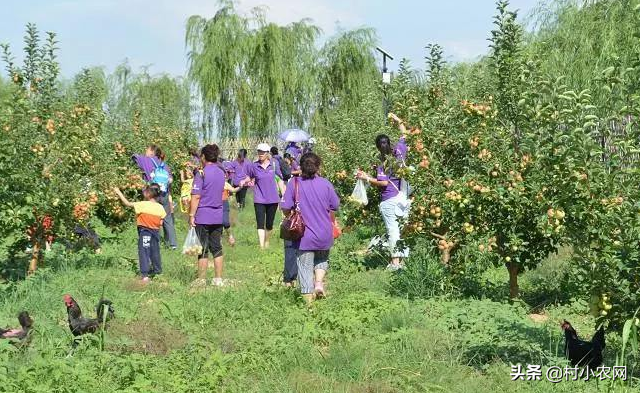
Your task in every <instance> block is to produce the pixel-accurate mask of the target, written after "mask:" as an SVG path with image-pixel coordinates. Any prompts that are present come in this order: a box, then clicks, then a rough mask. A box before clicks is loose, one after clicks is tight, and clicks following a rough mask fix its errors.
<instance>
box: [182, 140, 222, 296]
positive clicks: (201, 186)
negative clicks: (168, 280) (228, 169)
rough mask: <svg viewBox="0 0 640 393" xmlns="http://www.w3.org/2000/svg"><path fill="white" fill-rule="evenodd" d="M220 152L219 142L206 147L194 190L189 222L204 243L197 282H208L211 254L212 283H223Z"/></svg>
mask: <svg viewBox="0 0 640 393" xmlns="http://www.w3.org/2000/svg"><path fill="white" fill-rule="evenodd" d="M219 155H220V148H218V146H217V145H206V146H205V147H203V148H202V153H201V158H202V170H201V171H198V172H196V174H195V177H194V179H193V188H192V189H191V209H190V212H189V222H190V224H191V226H192V227H195V228H196V233H197V234H198V239H199V240H200V243H201V244H202V254H200V255H199V256H198V279H197V280H196V282H195V284H197V285H203V284H206V283H207V281H206V280H207V267H208V265H209V264H208V260H207V258H208V257H211V258H213V264H214V267H215V276H214V279H213V282H212V284H213V285H216V286H221V285H222V265H223V256H222V241H221V238H222V230H223V202H222V192H223V190H224V184H225V173H224V170H223V168H222V166H221V165H220V164H219V163H218V157H219Z"/></svg>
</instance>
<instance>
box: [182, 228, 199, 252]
mask: <svg viewBox="0 0 640 393" xmlns="http://www.w3.org/2000/svg"><path fill="white" fill-rule="evenodd" d="M182 253H183V254H184V255H195V256H198V255H200V254H202V243H200V239H199V238H198V234H197V233H196V228H194V227H191V229H189V233H187V238H186V239H184V245H183V246H182Z"/></svg>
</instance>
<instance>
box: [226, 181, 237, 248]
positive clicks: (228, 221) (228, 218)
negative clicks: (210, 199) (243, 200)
mask: <svg viewBox="0 0 640 393" xmlns="http://www.w3.org/2000/svg"><path fill="white" fill-rule="evenodd" d="M239 190H240V187H234V186H232V185H231V184H229V182H225V183H224V191H222V226H223V227H224V230H225V231H226V232H227V236H228V241H229V245H230V246H231V247H233V246H234V245H235V244H236V239H235V238H234V237H233V233H232V232H231V206H230V205H229V193H236V192H238V191H239Z"/></svg>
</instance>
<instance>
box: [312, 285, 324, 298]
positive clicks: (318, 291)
mask: <svg viewBox="0 0 640 393" xmlns="http://www.w3.org/2000/svg"><path fill="white" fill-rule="evenodd" d="M313 292H314V293H315V295H316V299H321V298H323V297H326V296H327V294H326V293H325V291H324V284H323V283H322V282H316V284H315V285H314V289H313Z"/></svg>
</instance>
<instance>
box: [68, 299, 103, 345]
mask: <svg viewBox="0 0 640 393" xmlns="http://www.w3.org/2000/svg"><path fill="white" fill-rule="evenodd" d="M64 303H65V305H66V306H67V316H68V320H69V329H70V330H71V333H72V334H73V335H74V336H76V337H77V336H82V335H83V334H87V333H95V332H96V331H97V330H98V329H99V328H100V326H101V325H102V322H103V321H108V320H110V319H112V318H113V317H114V311H113V307H112V305H111V301H109V300H107V299H100V301H99V302H98V305H97V306H96V314H97V318H91V319H90V318H85V317H83V316H82V311H81V310H80V306H78V303H77V302H76V301H75V300H74V299H73V298H72V297H71V295H64ZM105 306H106V307H107V315H106V319H105V315H104V307H105Z"/></svg>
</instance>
